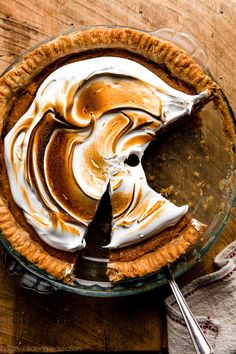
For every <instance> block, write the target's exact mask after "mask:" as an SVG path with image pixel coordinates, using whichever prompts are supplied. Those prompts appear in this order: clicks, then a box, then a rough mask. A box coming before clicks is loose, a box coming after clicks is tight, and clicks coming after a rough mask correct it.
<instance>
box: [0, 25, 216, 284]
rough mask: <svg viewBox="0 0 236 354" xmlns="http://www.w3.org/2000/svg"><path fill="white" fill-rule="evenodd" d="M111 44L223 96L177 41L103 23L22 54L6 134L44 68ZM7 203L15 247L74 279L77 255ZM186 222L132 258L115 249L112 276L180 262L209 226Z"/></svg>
mask: <svg viewBox="0 0 236 354" xmlns="http://www.w3.org/2000/svg"><path fill="white" fill-rule="evenodd" d="M106 48H109V49H112V48H118V49H122V50H127V51H129V52H131V53H134V54H139V55H141V56H144V57H145V58H146V59H148V60H152V61H153V62H155V63H157V64H158V65H162V64H164V65H165V66H166V67H167V69H168V70H169V71H170V73H171V74H172V75H173V76H175V77H177V78H178V79H180V80H182V81H183V82H185V83H187V84H191V86H192V87H193V88H194V89H195V90H196V92H197V93H199V92H200V91H203V90H205V89H209V90H210V92H211V95H212V96H213V95H217V92H218V86H217V84H216V83H215V82H214V81H213V80H212V79H211V78H210V77H209V76H208V75H207V74H206V73H204V72H203V70H202V69H201V68H200V67H199V65H197V64H196V63H195V62H194V61H193V60H192V59H191V58H190V57H189V56H188V55H187V54H186V53H185V52H184V51H183V50H182V49H180V48H178V47H176V46H175V45H173V44H171V43H169V42H166V41H163V40H160V39H159V38H158V37H156V36H153V35H150V34H148V33H145V32H142V31H139V30H135V29H130V28H113V27H111V28H109V27H97V28H93V29H88V30H84V31H81V32H71V33H69V34H64V35H60V36H59V37H57V38H55V39H53V40H51V41H49V42H47V43H43V44H41V45H40V47H38V48H36V49H33V50H32V51H31V52H30V53H28V54H26V55H25V56H24V57H23V58H21V60H20V61H19V62H17V63H16V64H15V65H14V66H13V67H12V68H11V69H10V70H9V71H7V72H6V73H5V74H4V75H3V76H2V77H1V78H0V133H2V129H3V124H4V118H5V117H6V115H7V114H8V112H9V111H10V109H11V106H12V104H13V103H14V100H15V97H17V94H18V92H20V90H22V88H24V87H25V86H26V85H29V83H30V82H31V81H32V80H33V79H34V78H35V77H36V76H37V75H39V73H40V72H41V71H42V70H44V69H45V68H46V67H48V66H49V65H50V64H52V63H53V62H54V61H56V60H58V59H60V58H63V57H65V56H68V55H72V54H75V53H82V52H83V51H86V50H96V49H106ZM7 205H8V204H7V203H6V202H5V198H4V196H0V229H1V230H2V232H3V234H4V236H5V238H6V239H7V240H8V241H9V243H10V245H11V247H12V248H13V249H14V250H16V251H17V252H19V253H20V254H21V255H23V256H24V257H25V258H26V259H27V260H28V261H29V262H31V263H32V264H34V265H35V266H37V267H38V268H40V269H42V270H43V271H45V272H47V273H49V274H50V275H52V276H53V277H54V278H56V279H59V280H62V281H64V282H65V283H69V284H71V283H73V280H74V273H73V268H74V264H75V260H74V261H65V260H62V259H60V258H58V257H56V256H54V255H51V254H50V253H49V252H47V250H46V249H44V248H43V247H42V246H41V245H40V244H39V243H38V242H37V241H35V240H33V239H32V238H31V237H30V234H29V233H28V232H27V231H25V230H24V229H23V228H22V227H21V226H20V225H19V224H18V223H17V221H16V219H15V217H14V216H13V215H12V213H11V211H10V209H9V208H8V206H7ZM185 223H186V220H185ZM186 225H187V226H186V227H185V229H184V230H182V232H181V233H178V232H177V234H176V233H175V232H173V239H171V240H170V242H169V244H164V245H161V246H160V247H157V248H156V249H154V250H152V251H148V252H147V253H145V254H143V255H141V256H139V257H137V258H136V259H133V260H132V261H131V260H129V261H124V260H123V261H122V260H119V261H113V259H114V256H112V252H111V256H110V261H109V264H108V272H107V274H108V276H109V278H110V280H111V281H118V280H121V279H125V278H133V277H139V276H142V275H144V274H147V273H151V272H154V271H157V270H159V269H160V268H161V267H162V266H164V265H165V264H166V263H170V262H173V261H175V260H176V259H177V258H179V257H180V256H181V255H182V254H183V253H185V252H186V250H187V249H188V248H189V246H190V245H192V244H193V243H195V242H196V240H197V239H198V237H199V235H200V234H201V233H202V231H203V229H204V227H201V228H200V230H197V229H196V228H195V227H194V226H193V225H192V224H191V222H190V221H189V223H187V224H186ZM162 234H164V235H165V231H163V232H160V233H159V234H158V237H161V235H162ZM155 237H156V236H154V238H155ZM154 238H153V239H154ZM147 242H149V240H147Z"/></svg>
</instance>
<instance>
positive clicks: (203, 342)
mask: <svg viewBox="0 0 236 354" xmlns="http://www.w3.org/2000/svg"><path fill="white" fill-rule="evenodd" d="M166 268H167V279H168V282H169V285H170V287H171V290H172V292H173V295H174V297H175V300H176V302H177V304H178V306H179V309H180V311H181V314H182V316H183V318H184V321H185V323H186V326H187V329H188V331H189V334H190V337H191V339H192V342H193V344H194V348H195V350H196V353H197V354H214V350H213V349H212V347H211V345H210V343H209V342H208V340H207V339H206V337H205V335H204V333H203V332H202V330H201V328H200V326H199V324H198V323H197V321H196V319H195V317H194V316H193V314H192V312H191V310H190V308H189V307H188V304H187V302H186V301H185V298H184V296H183V294H182V293H181V291H180V289H179V287H178V285H177V283H176V281H175V280H174V278H173V276H172V274H171V271H170V269H169V267H166Z"/></svg>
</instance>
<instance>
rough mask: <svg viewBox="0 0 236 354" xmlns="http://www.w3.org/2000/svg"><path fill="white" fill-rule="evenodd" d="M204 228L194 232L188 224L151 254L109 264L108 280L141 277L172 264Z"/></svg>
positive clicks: (193, 228) (194, 229)
mask: <svg viewBox="0 0 236 354" xmlns="http://www.w3.org/2000/svg"><path fill="white" fill-rule="evenodd" d="M204 228H205V227H204V226H201V228H200V230H196V228H195V227H194V226H193V225H191V224H189V226H187V227H186V228H185V229H184V230H183V231H182V232H181V234H180V235H178V236H177V237H175V238H173V239H172V240H171V241H170V242H168V243H166V244H164V245H162V246H160V247H159V248H157V249H155V250H153V251H152V252H148V253H146V254H144V255H142V256H141V257H138V258H137V259H133V260H131V261H117V262H109V264H108V270H107V275H108V277H109V280H110V281H112V282H117V281H120V280H124V279H126V278H136V277H142V276H144V275H146V274H149V273H153V272H156V271H158V270H159V269H161V268H162V267H164V266H165V265H167V264H169V263H173V262H174V261H175V260H177V259H178V258H179V257H180V256H182V255H183V254H184V253H185V252H186V251H187V249H188V248H189V247H190V246H192V245H193V244H194V243H195V242H196V241H197V239H198V238H199V236H200V235H201V233H202V232H203V230H204Z"/></svg>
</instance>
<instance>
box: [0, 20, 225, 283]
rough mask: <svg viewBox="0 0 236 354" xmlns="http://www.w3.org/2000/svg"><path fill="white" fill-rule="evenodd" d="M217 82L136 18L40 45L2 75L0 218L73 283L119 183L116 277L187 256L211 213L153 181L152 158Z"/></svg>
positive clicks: (29, 250)
mask: <svg viewBox="0 0 236 354" xmlns="http://www.w3.org/2000/svg"><path fill="white" fill-rule="evenodd" d="M217 94H218V87H217V85H216V84H215V82H214V81H213V80H212V79H211V78H210V77H209V76H208V75H207V74H206V73H204V72H203V71H202V69H201V68H200V67H199V66H198V65H197V64H196V63H195V62H194V61H193V60H192V59H191V58H190V57H189V56H188V55H187V54H186V53H185V52H184V51H183V50H181V49H180V48H178V47H176V46H174V45H173V44H171V43H168V42H165V41H163V40H160V39H158V38H157V37H156V36H152V35H150V34H147V33H145V32H142V31H139V30H135V29H130V28H109V27H98V28H92V29H87V30H83V31H78V32H76V31H75V32H71V33H69V34H68V33H67V34H64V35H59V36H58V37H56V38H55V39H52V40H50V41H48V42H47V43H44V44H41V45H40V46H39V47H37V48H35V49H33V50H31V51H30V52H29V53H28V54H26V55H25V56H23V57H22V58H21V59H20V60H19V61H18V62H17V63H16V64H15V65H14V66H12V67H11V68H10V69H9V70H8V71H7V72H6V73H5V74H4V75H3V76H2V77H1V78H0V131H1V143H0V147H1V153H0V161H1V167H2V174H1V177H0V191H1V195H0V229H1V230H2V232H3V235H4V237H5V238H6V240H7V242H9V244H10V246H11V247H12V248H13V249H15V250H16V251H17V252H18V253H20V254H21V255H22V256H24V257H25V258H26V259H27V260H28V261H29V262H30V263H32V264H33V265H35V266H36V267H38V268H39V269H41V270H44V271H46V272H47V273H49V274H50V275H51V276H53V277H55V278H56V279H59V280H62V281H64V282H65V283H73V279H74V277H75V271H74V267H75V262H76V259H77V257H78V255H79V254H80V252H83V250H84V249H86V235H87V232H88V229H89V227H90V225H91V222H92V221H93V220H94V218H95V215H96V212H97V209H98V206H99V204H100V201H101V198H102V196H103V195H104V193H107V192H109V195H110V200H111V205H112V220H111V235H110V241H109V242H108V244H104V249H106V250H107V252H109V262H108V269H107V275H108V277H109V279H110V280H111V281H113V282H116V281H120V280H123V279H126V278H134V277H140V276H143V275H146V274H149V273H152V272H155V271H157V270H159V269H160V268H162V267H163V266H164V265H166V264H168V263H172V262H173V261H175V260H176V259H178V258H179V257H180V256H181V255H183V254H184V253H185V252H186V250H187V249H188V248H189V247H190V246H191V245H193V244H194V243H195V242H196V241H197V240H198V238H199V237H200V235H201V234H202V232H203V231H204V230H205V228H206V225H204V224H203V223H201V222H200V221H198V220H195V219H194V218H192V217H191V215H190V214H189V212H188V206H187V205H182V206H177V205H175V204H174V203H172V202H170V201H169V200H168V199H167V198H165V197H164V196H163V195H161V194H160V193H157V192H156V191H154V190H153V189H152V188H150V186H149V185H148V183H147V179H146V175H145V172H144V169H143V167H142V163H141V158H142V155H143V153H144V150H145V149H146V147H147V146H148V144H149V143H150V142H151V141H153V140H154V139H155V138H156V137H157V136H158V135H159V134H161V133H162V131H163V130H165V129H166V127H169V126H170V127H171V126H172V125H173V126H174V122H175V121H176V120H179V119H180V118H182V117H183V116H186V115H188V116H190V114H191V112H192V110H194V109H195V108H196V107H198V106H202V105H204V103H205V102H207V101H209V100H210V99H211V98H212V97H214V96H216V95H217ZM172 123H173V124H172ZM132 159H133V160H132ZM78 263H79V262H78ZM78 266H79V264H78Z"/></svg>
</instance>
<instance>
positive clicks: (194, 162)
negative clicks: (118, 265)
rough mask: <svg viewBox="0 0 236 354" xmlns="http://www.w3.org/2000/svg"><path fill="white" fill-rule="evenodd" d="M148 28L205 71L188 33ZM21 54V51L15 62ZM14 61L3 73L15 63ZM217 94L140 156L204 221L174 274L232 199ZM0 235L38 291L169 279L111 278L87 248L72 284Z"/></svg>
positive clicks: (196, 254)
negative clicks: (33, 261) (31, 260)
mask: <svg viewBox="0 0 236 354" xmlns="http://www.w3.org/2000/svg"><path fill="white" fill-rule="evenodd" d="M81 30H83V29H81ZM70 32H73V31H70ZM150 34H152V35H153V36H155V35H157V36H158V37H160V38H163V39H165V40H168V41H170V42H173V43H175V44H176V45H177V46H179V47H182V48H183V49H184V50H185V51H186V52H187V53H188V54H189V55H190V56H191V57H192V58H193V59H194V60H195V61H196V62H198V63H199V64H200V65H201V66H202V67H203V68H204V70H205V71H207V72H208V73H209V68H208V59H207V55H206V53H205V51H204V50H203V49H202V48H201V47H200V46H199V44H198V42H197V40H195V39H193V38H192V37H191V36H189V35H188V34H186V33H182V32H175V31H174V30H172V29H168V28H161V29H159V30H157V31H155V32H151V33H150ZM51 39H52V38H50V39H48V41H50V40H51ZM40 44H41V43H40ZM36 47H37V46H36ZM36 47H33V48H31V49H30V50H29V51H28V52H27V53H30V51H31V50H33V49H35V48H36ZM23 58H24V55H23V56H21V57H19V58H18V59H17V61H16V62H19V61H21V60H23ZM16 62H15V63H13V64H12V65H11V66H10V67H9V68H8V69H7V70H6V71H5V72H4V73H3V74H5V73H6V72H7V71H8V70H9V69H11V68H12V67H14V65H15V64H16ZM221 95H222V104H221V105H216V104H215V103H214V102H212V101H211V102H209V103H207V104H206V105H205V106H204V107H203V108H202V109H201V110H200V111H198V112H197V113H194V114H193V117H192V119H191V120H188V121H185V122H184V123H183V124H181V125H180V126H176V128H175V129H172V130H171V131H168V133H164V134H163V135H162V136H161V137H160V138H159V139H158V141H155V142H152V143H151V144H150V146H149V147H148V148H147V150H146V152H145V154H144V157H143V161H142V163H143V166H144V169H145V171H146V175H147V180H148V182H149V185H150V186H151V187H152V188H153V189H155V190H158V191H160V192H161V193H162V194H164V195H165V196H168V198H170V200H171V201H173V202H174V203H175V202H177V203H180V204H187V203H188V204H189V206H190V211H191V215H192V216H193V217H195V218H197V219H198V220H201V221H202V222H204V223H206V224H207V225H208V227H207V229H206V231H205V232H204V233H203V234H202V236H201V238H200V239H199V241H198V242H197V243H196V244H195V245H194V247H192V248H191V249H190V250H189V251H188V252H187V253H186V254H185V255H184V256H183V257H181V258H180V259H179V260H178V261H176V262H175V263H174V264H173V265H172V272H173V275H174V276H175V277H177V276H179V275H181V274H183V273H184V272H186V271H187V270H188V269H190V268H191V267H192V266H193V265H194V264H195V263H196V262H198V261H199V260H200V259H201V257H202V255H204V254H205V253H206V252H207V251H208V249H209V248H210V247H211V246H212V245H213V243H214V242H215V241H216V240H217V238H218V237H219V235H220V233H221V232H222V230H223V228H224V225H225V224H226V222H227V219H228V217H229V214H230V210H231V207H232V205H233V203H234V199H235V192H234V190H235V188H234V187H235V176H234V168H235V150H234V142H233V140H234V139H233V137H232V136H233V134H234V132H233V130H234V124H235V122H234V116H233V113H232V110H231V108H230V106H229V104H228V102H227V99H226V97H225V95H224V94H223V92H222V93H221ZM227 131H228V132H229V131H231V133H230V134H229V133H227ZM167 134H168V135H167ZM183 141H184V144H183ZM153 170H155V171H158V178H153V175H152V171H153ZM0 241H1V244H2V247H3V250H4V252H5V256H4V259H5V263H6V266H7V268H8V270H9V271H10V273H11V274H12V275H13V276H14V278H15V279H16V281H17V282H18V283H20V284H21V285H22V286H24V287H27V288H29V289H32V290H35V291H38V292H41V293H48V292H52V291H56V290H58V289H62V290H65V291H69V292H73V293H77V294H81V295H86V296H101V297H102V296H104V297H106V296H107V297H111V296H126V295H133V294H137V293H141V292H144V291H147V290H151V289H154V288H156V287H159V286H161V285H163V284H165V283H166V282H167V279H166V275H165V271H164V270H161V271H159V272H157V273H152V274H150V275H148V276H145V277H142V278H136V279H133V280H126V281H123V282H119V283H116V284H114V283H111V282H109V281H108V280H107V276H106V268H107V262H108V260H107V259H106V258H104V257H102V256H100V255H99V254H97V255H94V256H92V257H91V256H86V253H85V254H84V255H83V256H81V257H80V270H79V272H78V276H77V277H76V279H75V281H74V284H73V285H65V284H64V283H62V282H60V281H57V280H55V279H54V278H52V277H51V276H50V275H48V274H46V273H44V272H43V271H41V270H39V269H38V268H37V267H35V266H34V265H33V264H31V263H29V262H28V261H27V260H26V259H25V258H24V257H23V256H21V255H20V254H18V253H17V252H16V251H15V250H13V249H12V248H11V247H10V246H9V244H8V243H7V241H6V239H5V238H4V236H3V235H2V234H0Z"/></svg>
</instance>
